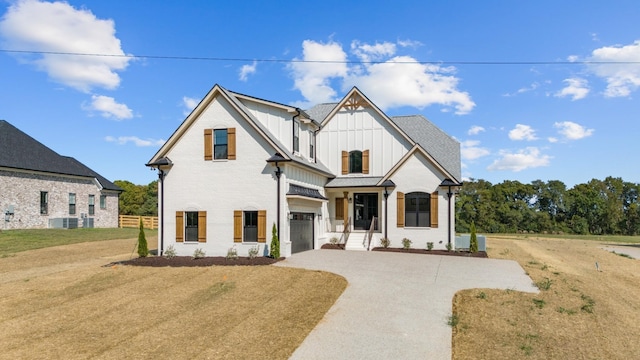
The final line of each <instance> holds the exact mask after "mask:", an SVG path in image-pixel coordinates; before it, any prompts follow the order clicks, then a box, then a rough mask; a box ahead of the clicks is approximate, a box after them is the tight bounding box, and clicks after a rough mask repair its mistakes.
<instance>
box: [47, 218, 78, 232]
mask: <svg viewBox="0 0 640 360" xmlns="http://www.w3.org/2000/svg"><path fill="white" fill-rule="evenodd" d="M49 228H50V229H77V228H78V218H55V219H49Z"/></svg>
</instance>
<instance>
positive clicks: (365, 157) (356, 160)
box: [342, 150, 369, 175]
mask: <svg viewBox="0 0 640 360" xmlns="http://www.w3.org/2000/svg"><path fill="white" fill-rule="evenodd" d="M368 173H369V150H364V151H360V150H353V151H350V152H346V151H343V152H342V175H346V174H368Z"/></svg>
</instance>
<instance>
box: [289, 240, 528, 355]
mask: <svg viewBox="0 0 640 360" xmlns="http://www.w3.org/2000/svg"><path fill="white" fill-rule="evenodd" d="M277 264H278V266H288V267H296V268H305V269H311V270H323V271H329V272H332V273H336V274H340V275H342V276H344V277H345V278H346V279H347V280H348V281H349V285H348V286H347V289H346V290H345V292H344V293H343V294H342V295H341V296H340V298H338V300H337V301H336V303H335V304H334V305H333V307H331V309H329V311H328V312H327V314H326V315H325V317H324V318H323V319H322V320H321V321H320V323H319V324H318V326H316V328H315V329H314V330H313V331H312V332H311V333H310V334H309V336H307V338H306V339H305V340H304V342H303V343H302V345H300V347H299V348H298V349H297V350H296V351H295V352H294V354H293V355H292V356H291V359H305V360H307V359H451V328H450V327H449V326H448V325H447V320H448V317H449V315H451V300H452V298H453V295H454V294H455V293H456V292H457V291H459V290H462V289H469V288H496V289H513V290H518V291H527V292H538V289H537V288H536V287H535V286H533V285H532V280H531V278H529V276H527V275H526V274H525V272H524V270H523V269H522V267H520V265H519V264H518V263H517V262H515V261H510V260H498V259H477V258H467V257H457V256H438V255H420V254H402V253H390V252H375V251H371V252H364V251H363V252H359V251H339V250H313V251H306V252H302V253H299V254H295V255H293V256H291V257H290V258H287V259H286V260H284V261H281V262H279V263H277Z"/></svg>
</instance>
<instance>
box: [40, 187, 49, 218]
mask: <svg viewBox="0 0 640 360" xmlns="http://www.w3.org/2000/svg"><path fill="white" fill-rule="evenodd" d="M48 213H49V193H48V192H46V191H40V215H47V214H48Z"/></svg>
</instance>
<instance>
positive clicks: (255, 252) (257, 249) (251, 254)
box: [236, 245, 260, 259]
mask: <svg viewBox="0 0 640 360" xmlns="http://www.w3.org/2000/svg"><path fill="white" fill-rule="evenodd" d="M258 253H260V245H256V246H252V247H251V248H250V249H249V259H255V258H256V256H258ZM236 255H237V253H236Z"/></svg>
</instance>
